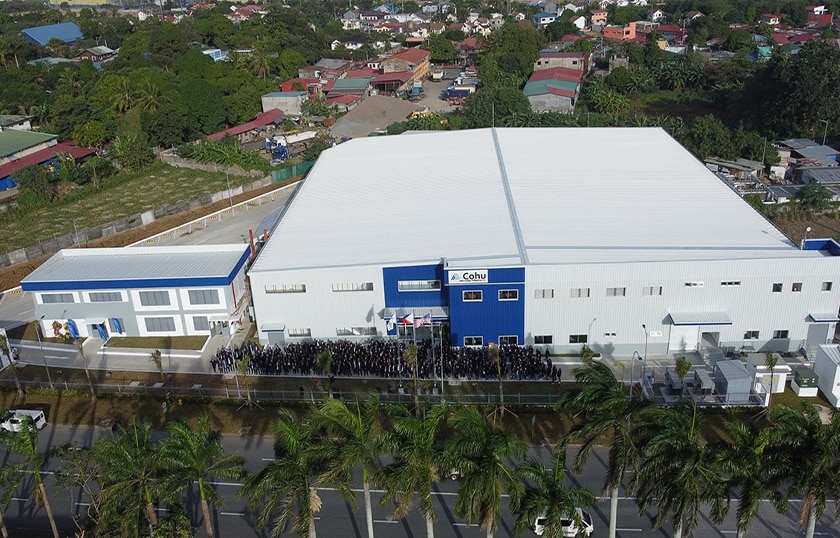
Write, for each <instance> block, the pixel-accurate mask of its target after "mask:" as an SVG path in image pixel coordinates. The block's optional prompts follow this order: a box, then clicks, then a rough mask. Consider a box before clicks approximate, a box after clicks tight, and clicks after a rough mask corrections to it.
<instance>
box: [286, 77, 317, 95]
mask: <svg viewBox="0 0 840 538" xmlns="http://www.w3.org/2000/svg"><path fill="white" fill-rule="evenodd" d="M321 88H322V84H321V79H319V78H300V77H295V78H291V79H289V80H287V81H285V82H283V83H282V84H280V91H281V92H299V91H306V92H307V93H309V94H310V95H315V96H320V95H321Z"/></svg>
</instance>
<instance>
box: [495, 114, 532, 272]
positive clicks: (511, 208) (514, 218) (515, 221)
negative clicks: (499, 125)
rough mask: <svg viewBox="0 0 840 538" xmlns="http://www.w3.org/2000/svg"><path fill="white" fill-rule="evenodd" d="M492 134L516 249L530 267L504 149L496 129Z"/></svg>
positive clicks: (521, 258) (522, 260)
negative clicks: (503, 152)
mask: <svg viewBox="0 0 840 538" xmlns="http://www.w3.org/2000/svg"><path fill="white" fill-rule="evenodd" d="M490 133H491V134H492V135H493V146H494V148H495V150H496V161H497V162H498V163H499V177H501V179H502V186H503V187H504V189H505V199H506V200H507V205H508V213H509V215H510V221H511V222H510V223H511V226H513V235H514V237H515V238H516V248H517V249H518V250H519V259H520V261H521V262H522V263H523V264H524V265H528V251H527V249H526V248H525V240H524V239H523V238H522V228H521V227H520V226H519V216H518V215H517V214H516V204H514V203H513V193H512V192H511V191H510V182H509V181H508V175H507V168H505V159H504V157H503V156H502V148H501V146H500V144H499V136H498V134H497V133H496V127H495V126H494V127H491V128H490Z"/></svg>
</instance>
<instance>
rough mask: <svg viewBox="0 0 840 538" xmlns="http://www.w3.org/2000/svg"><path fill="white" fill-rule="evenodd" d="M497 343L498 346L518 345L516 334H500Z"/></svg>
mask: <svg viewBox="0 0 840 538" xmlns="http://www.w3.org/2000/svg"><path fill="white" fill-rule="evenodd" d="M499 345H500V346H508V345H509V346H516V345H519V337H518V336H500V337H499Z"/></svg>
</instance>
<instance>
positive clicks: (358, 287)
mask: <svg viewBox="0 0 840 538" xmlns="http://www.w3.org/2000/svg"><path fill="white" fill-rule="evenodd" d="M332 290H333V291H373V282H334V283H333V285H332Z"/></svg>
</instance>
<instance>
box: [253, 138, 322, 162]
mask: <svg viewBox="0 0 840 538" xmlns="http://www.w3.org/2000/svg"><path fill="white" fill-rule="evenodd" d="M316 136H318V132H317V131H304V132H302V133H286V134H285V135H276V136H273V137H271V138H266V139H265V149H266V150H267V151H268V152H269V153H271V160H272V161H280V162H283V161H285V160H286V159H288V158H289V157H295V156H296V155H298V154H300V153H303V152H304V151H306V148H308V147H309V144H311V143H312V140H313V139H314V138H315V137H316Z"/></svg>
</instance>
